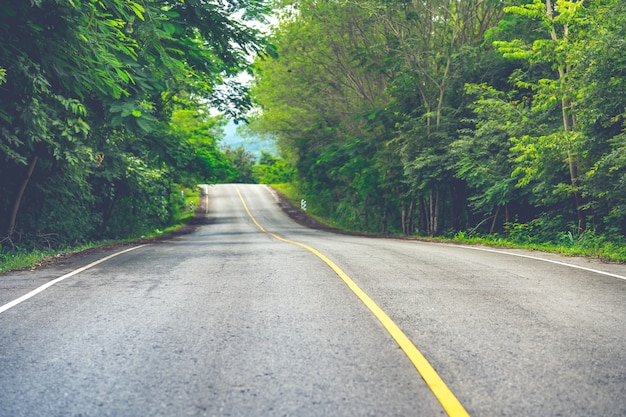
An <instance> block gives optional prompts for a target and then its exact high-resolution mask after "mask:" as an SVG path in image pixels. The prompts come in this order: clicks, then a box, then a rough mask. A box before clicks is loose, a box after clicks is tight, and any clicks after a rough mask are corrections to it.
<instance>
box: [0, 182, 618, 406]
mask: <svg viewBox="0 0 626 417" xmlns="http://www.w3.org/2000/svg"><path fill="white" fill-rule="evenodd" d="M237 190H239V192H240V193H241V195H242V197H243V199H244V200H245V203H246V205H247V206H248V207H249V210H250V213H251V214H252V215H253V216H254V219H256V221H257V222H258V224H259V225H261V226H262V227H263V228H264V229H266V230H267V231H269V232H272V233H275V234H277V235H279V236H280V237H282V238H284V239H288V240H292V241H297V242H300V243H302V244H304V245H307V246H309V247H312V248H315V249H316V250H317V251H319V252H321V253H323V254H324V255H325V256H326V257H328V258H329V259H330V260H331V261H332V262H333V263H334V264H336V265H337V266H338V267H339V268H341V269H342V270H343V271H345V273H346V274H347V275H349V276H350V277H351V279H353V280H354V282H355V283H356V284H357V285H358V286H359V287H360V288H361V289H362V290H363V291H364V292H365V293H367V294H368V295H369V296H370V297H371V298H372V300H374V302H375V303H376V304H377V305H378V306H380V308H381V309H382V310H384V311H385V312H386V313H387V314H388V315H389V317H390V318H391V319H392V320H393V321H394V322H395V323H396V324H397V325H398V326H399V327H400V328H401V329H402V331H403V332H404V333H405V334H406V335H407V336H408V337H409V338H410V339H411V341H412V342H413V344H414V345H415V346H416V347H417V348H418V349H419V350H420V351H421V352H422V353H423V355H424V356H425V357H426V359H428V361H429V362H430V363H431V364H432V366H433V367H434V369H435V370H436V372H437V373H438V374H439V375H440V376H441V378H442V379H443V381H444V382H445V383H446V385H447V386H448V387H449V389H450V390H451V391H452V392H453V393H454V394H455V395H456V397H457V398H458V399H459V401H460V402H461V403H462V404H463V406H464V407H465V409H466V410H467V412H468V413H469V414H470V415H472V416H625V415H626V396H624V392H626V348H625V347H624V346H626V331H625V330H626V327H625V324H624V323H626V304H625V303H624V301H625V300H626V280H624V279H620V278H619V277H620V276H621V277H626V267H624V266H620V265H604V264H600V263H595V262H591V261H587V260H582V259H570V258H562V257H558V256H556V255H549V254H537V253H529V252H524V251H507V250H499V251H497V252H494V251H485V250H479V249H480V248H470V247H463V246H457V245H443V244H434V243H423V242H416V241H404V240H394V239H371V238H361V237H353V236H345V235H336V234H331V233H327V232H322V231H318V230H311V229H306V228H304V227H302V226H299V225H297V224H296V223H294V222H292V221H291V220H290V219H288V218H287V217H286V216H285V215H284V214H283V213H282V212H281V211H280V209H278V207H277V204H276V201H275V199H274V196H273V195H272V193H271V192H270V190H269V189H268V188H266V187H264V186H256V185H237V186H234V185H220V186H210V187H208V193H209V194H208V201H209V206H208V216H209V224H208V225H206V226H202V227H201V228H199V229H198V230H197V231H196V232H195V233H193V234H190V235H186V236H182V237H179V238H177V239H175V240H172V241H169V242H164V243H157V244H152V245H147V246H145V247H141V248H137V249H135V250H132V251H130V252H127V253H124V254H120V255H118V256H116V257H114V258H111V259H109V260H107V261H106V262H102V263H99V264H97V265H94V266H93V267H91V268H89V269H86V270H84V271H82V272H80V273H77V274H75V275H72V276H70V277H68V278H66V279H63V280H62V281H60V282H58V283H56V284H55V285H53V286H50V287H49V288H47V289H45V290H44V291H42V292H40V293H38V294H36V295H34V296H33V297H32V298H29V299H27V300H25V301H23V302H22V303H20V304H17V305H15V306H12V307H11V308H9V309H7V310H6V311H4V312H2V313H0V356H1V360H2V362H1V365H0V417H1V416H36V415H42V416H44V415H45V416H56V415H59V416H61V415H63V416H65V415H71V416H74V415H82V416H139V415H141V416H147V415H150V416H172V415H177V416H178V415H181V416H182V415H194V416H195V415H197V416H214V415H215V416H218V415H219V416H222V415H223V416H226V415H236V416H245V415H254V416H257V415H272V416H273V415H298V416H326V415H333V416H366V415H371V416H381V415H384V416H393V415H396V416H409V415H419V416H440V415H446V412H445V411H444V409H443V407H442V405H441V404H440V402H439V401H438V400H437V399H436V398H435V396H434V395H433V393H432V391H431V390H430V388H429V387H428V386H427V384H426V383H425V382H424V380H423V379H422V377H421V376H420V375H419V373H418V372H417V371H416V369H415V367H413V365H412V364H411V362H410V360H409V358H408V357H407V356H406V355H405V354H404V353H403V351H402V350H401V349H399V348H398V346H397V344H395V342H394V341H393V339H392V338H391V337H390V336H389V334H388V333H387V332H386V331H385V329H384V328H383V326H382V325H381V324H380V322H378V321H377V320H376V318H375V317H374V316H373V315H372V314H371V312H370V311H369V310H368V309H367V308H366V307H365V305H364V304H363V303H362V302H361V301H360V300H358V299H357V297H356V296H355V295H354V294H353V293H352V291H350V289H349V288H348V287H347V286H346V285H345V283H344V282H343V281H342V280H341V279H340V278H339V277H338V276H337V275H336V274H335V273H334V272H333V271H332V270H331V269H330V268H329V267H328V265H326V264H325V263H324V262H322V261H321V260H320V259H319V258H317V257H316V256H315V255H313V254H312V253H310V252H309V251H307V250H305V249H303V248H302V247H299V246H295V245H293V244H288V243H285V242H283V241H280V240H277V239H275V238H274V237H272V236H271V235H268V234H267V233H264V232H262V231H261V230H260V229H259V228H258V227H257V225H256V224H255V223H254V221H253V220H252V219H251V217H250V216H249V215H248V213H246V211H245V209H244V206H243V204H242V202H241V200H240V198H239V196H238V194H237ZM311 204H314V202H309V205H311ZM539 258H544V260H542V259H539ZM94 260H95V259H93V258H90V257H86V258H85V259H82V260H75V261H73V263H68V264H66V265H60V266H57V267H53V268H47V269H44V270H40V271H36V272H19V273H11V274H5V275H3V276H0V289H1V291H0V307H1V306H2V305H6V304H7V303H10V302H11V301H13V300H16V299H18V298H19V297H21V296H23V295H24V294H27V293H28V292H30V291H32V290H34V289H36V288H38V287H40V286H41V285H43V284H45V283H47V282H50V281H52V280H54V279H55V278H58V277H60V276H63V275H65V274H67V273H68V272H71V271H72V270H75V269H76V268H77V267H79V266H82V264H88V263H89V262H92V261H94ZM547 261H550V262H547ZM555 262H557V263H555ZM81 263H82V264H81ZM566 264H572V265H575V266H578V267H583V268H586V269H580V268H572V267H570V266H568V265H566ZM595 270H598V271H599V272H605V273H607V274H611V276H609V275H602V274H600V273H598V272H594V271H595Z"/></svg>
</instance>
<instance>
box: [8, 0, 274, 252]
mask: <svg viewBox="0 0 626 417" xmlns="http://www.w3.org/2000/svg"><path fill="white" fill-rule="evenodd" d="M267 13H268V8H267V4H266V3H265V2H264V1H257V0H233V1H228V2H220V1H207V0H185V1H181V0H141V1H139V0H137V1H134V0H27V1H22V0H8V1H5V2H2V4H0V33H1V34H2V39H3V41H2V43H1V44H0V161H2V163H1V165H0V195H1V196H2V198H0V219H2V220H3V222H2V223H3V224H2V231H3V234H2V235H3V236H4V237H5V238H6V239H5V242H6V241H9V242H14V241H16V240H19V239H20V236H26V235H28V236H38V235H42V234H50V233H54V234H55V235H56V236H57V237H58V238H59V239H60V240H63V241H73V240H77V241H81V240H83V241H84V240H88V239H96V238H103V237H115V236H119V235H124V234H128V233H132V232H134V231H141V230H142V228H143V227H145V226H147V225H153V226H159V225H165V224H167V223H168V222H170V221H171V217H172V216H173V215H174V214H175V212H176V208H175V206H176V205H177V204H179V201H178V200H177V197H176V196H178V195H179V194H180V193H178V191H177V187H178V186H179V185H181V184H191V183H193V182H194V181H200V180H203V181H220V180H226V179H227V178H228V177H229V175H230V176H232V175H234V174H233V173H232V172H230V173H229V170H232V168H231V167H230V166H228V162H227V160H226V158H225V157H224V156H223V155H222V152H221V151H220V149H219V145H218V143H217V141H218V139H219V137H220V135H221V130H220V128H219V125H220V123H221V122H220V120H219V117H216V116H211V115H209V114H208V111H207V110H208V107H209V106H212V107H214V108H218V109H221V110H222V111H224V112H227V113H228V114H227V115H228V116H230V117H234V118H237V117H241V115H242V114H243V113H244V112H245V111H246V109H247V108H248V107H249V105H250V101H249V98H247V97H246V90H245V88H243V87H242V86H240V85H238V84H237V83H233V82H230V87H229V88H228V89H223V90H219V91H218V90H217V88H216V87H217V86H219V85H222V84H224V83H227V82H228V79H229V78H228V77H230V76H233V75H236V74H238V73H239V72H242V71H246V70H247V69H248V67H249V65H250V59H251V57H253V56H254V55H256V54H261V53H263V51H264V49H265V48H266V46H267V44H266V41H265V40H264V38H263V36H262V35H261V33H260V32H259V30H258V29H255V25H253V24H252V23H251V22H253V21H263V20H264V19H265V16H266V14H267ZM220 91H221V92H220ZM223 91H230V92H231V93H230V94H228V93H227V94H224V93H223Z"/></svg>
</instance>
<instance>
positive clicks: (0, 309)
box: [0, 245, 146, 314]
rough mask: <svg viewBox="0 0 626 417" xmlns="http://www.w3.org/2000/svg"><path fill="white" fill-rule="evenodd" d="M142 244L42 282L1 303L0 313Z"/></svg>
mask: <svg viewBox="0 0 626 417" xmlns="http://www.w3.org/2000/svg"><path fill="white" fill-rule="evenodd" d="M143 246H146V245H139V246H134V247H132V248H129V249H126V250H123V251H121V252H116V253H114V254H112V255H109V256H107V257H105V258H102V259H99V260H97V261H95V262H92V263H90V264H89V265H85V266H83V267H82V268H78V269H76V270H74V271H72V272H70V273H67V274H65V275H63V276H61V277H59V278H56V279H54V280H52V281H50V282H47V283H45V284H43V285H42V286H40V287H38V288H36V289H34V290H32V291H31V292H29V293H28V294H25V295H23V296H21V297H20V298H17V299H15V300H13V301H11V302H10V303H7V304H5V305H3V306H2V307H0V314H2V313H4V312H5V311H7V310H8V309H10V308H13V307H15V306H16V305H18V304H20V303H23V302H24V301H26V300H28V299H29V298H32V297H34V296H35V295H37V294H39V293H40V292H42V291H44V290H46V289H48V288H50V287H52V286H53V285H54V284H58V283H59V282H61V281H63V280H64V279H67V278H69V277H71V276H74V275H76V274H79V273H81V272H83V271H86V270H87V269H89V268H93V267H94V266H96V265H98V264H101V263H102V262H105V261H108V260H109V259H111V258H114V257H116V256H117V255H121V254H123V253H126V252H130V251H131V250H135V249H139V248H141V247H143Z"/></svg>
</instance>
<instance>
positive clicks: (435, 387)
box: [234, 186, 469, 417]
mask: <svg viewBox="0 0 626 417" xmlns="http://www.w3.org/2000/svg"><path fill="white" fill-rule="evenodd" d="M234 187H235V190H236V191H237V194H239V198H240V199H241V203H242V204H243V208H244V209H245V210H246V213H248V216H249V217H250V219H251V220H252V222H253V223H254V224H255V225H256V226H257V227H258V228H259V229H260V230H261V231H262V232H264V233H267V234H268V235H270V236H272V237H274V238H275V239H278V240H280V241H282V242H286V243H290V244H292V245H296V246H300V247H301V248H304V249H306V250H308V251H309V252H311V253H313V254H315V255H316V256H317V257H318V258H320V259H321V260H322V261H324V263H326V265H328V266H329V267H330V268H331V269H332V270H333V271H334V272H335V273H336V274H337V275H338V276H339V277H340V278H341V279H342V280H343V282H344V283H345V284H346V285H347V286H348V288H350V289H351V290H352V292H353V293H354V294H355V295H356V296H357V297H358V298H359V299H360V300H361V301H362V302H363V304H365V306H366V307H367V308H368V309H369V310H370V311H371V312H372V314H374V316H375V317H376V318H377V319H378V321H380V322H381V324H382V325H383V326H384V327H385V329H387V332H388V333H389V334H390V335H391V337H392V338H393V339H394V340H395V341H396V343H397V344H398V345H399V346H400V348H401V349H402V350H403V351H404V353H405V354H406V356H407V357H408V358H409V360H410V361H411V362H412V363H413V365H414V366H415V369H417V372H419V374H420V375H421V376H422V378H423V379H424V382H426V384H427V385H428V387H429V388H430V389H431V391H432V392H433V394H434V395H435V397H436V398H437V400H439V403H440V404H441V405H442V407H443V408H444V410H445V411H446V412H447V413H448V416H450V417H469V413H468V412H467V411H466V410H465V408H464V407H463V405H462V404H461V402H460V401H459V400H458V399H457V398H456V396H455V395H454V394H453V393H452V391H451V390H450V389H449V388H448V386H447V385H446V384H445V382H443V379H441V377H440V376H439V374H438V373H437V371H435V369H434V368H433V367H432V365H431V364H430V362H428V360H427V359H426V358H425V357H424V355H423V354H422V352H420V351H419V349H417V347H415V345H414V344H413V342H411V340H410V339H409V338H408V336H407V335H406V334H404V332H403V331H402V330H401V329H400V327H398V325H397V324H396V323H395V322H394V321H393V320H392V319H391V318H390V317H389V316H388V315H387V313H385V312H384V311H383V310H382V309H381V308H380V307H379V306H378V304H376V302H375V301H374V300H372V299H371V298H370V297H369V296H368V295H367V294H366V293H365V292H364V291H363V290H362V289H361V288H360V287H359V286H358V285H357V284H356V283H355V282H354V281H353V280H352V278H350V277H349V276H348V274H346V273H345V272H344V271H343V270H342V269H341V268H339V267H338V266H337V264H335V263H334V262H333V261H331V260H330V259H328V258H327V257H326V256H324V254H322V253H321V252H319V251H318V250H317V249H315V248H312V247H311V246H308V245H305V244H304V243H300V242H296V241H294V240H289V239H285V238H283V237H281V236H279V235H277V234H275V233H272V232H270V231H268V230H266V229H265V228H264V227H263V226H261V224H260V223H259V222H258V221H257V220H256V219H255V218H254V216H253V215H252V213H251V212H250V210H249V209H248V205H247V204H246V201H245V200H244V198H243V195H241V192H240V191H239V188H238V187H237V186H234Z"/></svg>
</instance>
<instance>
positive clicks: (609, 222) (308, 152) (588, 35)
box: [251, 0, 626, 261]
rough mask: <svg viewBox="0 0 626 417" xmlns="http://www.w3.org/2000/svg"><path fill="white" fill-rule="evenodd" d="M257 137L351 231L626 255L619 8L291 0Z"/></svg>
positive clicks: (263, 64)
mask: <svg viewBox="0 0 626 417" xmlns="http://www.w3.org/2000/svg"><path fill="white" fill-rule="evenodd" d="M282 5H283V8H282V9H279V11H278V16H279V24H278V26H277V29H276V30H275V31H274V34H273V38H272V39H271V42H272V43H273V44H274V45H275V46H276V51H277V54H276V56H275V57H271V58H270V57H268V58H266V59H259V60H258V61H257V63H256V67H255V70H256V78H255V85H254V86H253V89H252V93H253V99H254V101H255V103H257V104H258V107H259V108H261V109H262V111H260V112H258V114H257V116H256V117H255V118H254V120H252V125H251V129H252V130H253V131H256V132H257V133H258V134H265V135H273V136H274V137H275V138H276V140H277V145H278V148H279V149H280V151H281V153H282V155H284V156H285V157H286V158H287V160H288V161H289V162H290V163H291V164H292V165H293V166H294V167H295V168H296V171H297V183H298V187H299V188H298V193H299V195H300V196H301V197H300V198H303V199H306V200H307V202H308V211H309V212H310V213H313V214H315V215H321V216H324V217H325V218H326V219H328V220H327V221H328V222H330V223H331V224H335V225H339V226H340V227H341V228H344V229H348V230H360V231H365V232H372V233H376V234H388V235H401V236H420V237H428V238H447V239H456V240H459V241H465V242H482V243H485V242H490V243H493V244H507V245H509V244H511V245H523V246H524V247H529V248H541V249H553V250H558V251H560V252H566V253H572V254H574V253H576V254H578V253H585V254H589V255H592V256H596V257H601V258H603V259H612V260H619V261H623V260H624V258H625V257H626V256H625V249H624V247H625V243H626V242H625V236H626V146H625V144H626V134H625V131H624V123H625V121H626V71H625V68H626V48H624V47H623V46H624V45H625V44H624V42H625V41H624V39H626V29H625V28H626V11H625V9H624V8H623V4H622V2H621V1H619V0H585V1H582V0H578V1H566V0H507V1H504V2H502V1H488V0H468V1H462V2H458V1H454V0H425V1H408V2H399V3H398V2H386V1H380V0H354V1H347V2H334V1H309V0H303V1H299V2H297V4H294V3H292V2H289V1H286V2H284V3H282Z"/></svg>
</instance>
